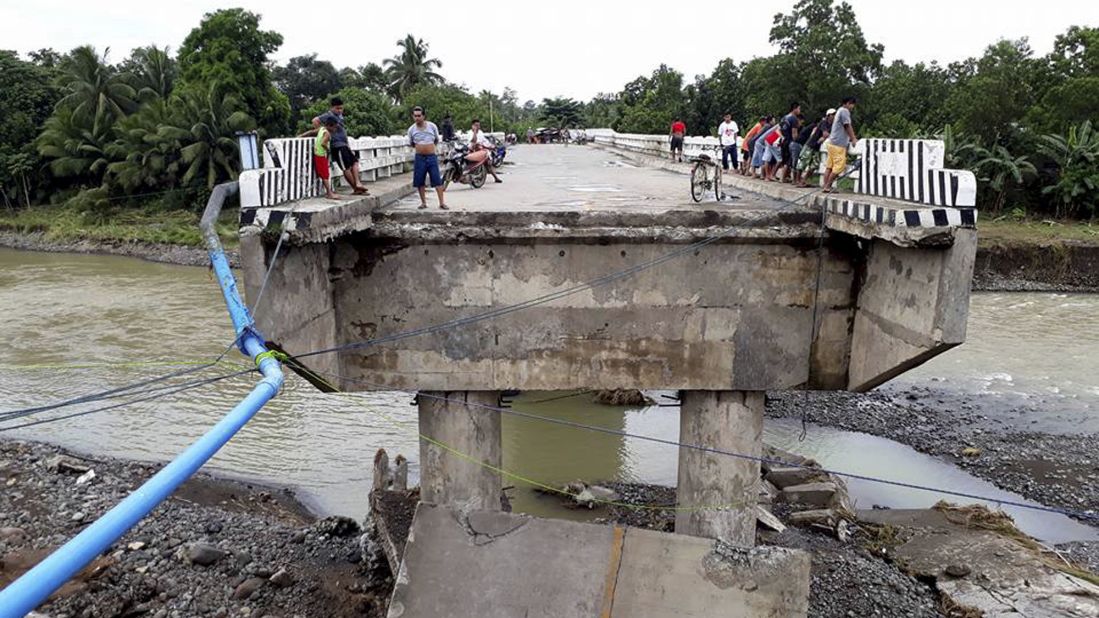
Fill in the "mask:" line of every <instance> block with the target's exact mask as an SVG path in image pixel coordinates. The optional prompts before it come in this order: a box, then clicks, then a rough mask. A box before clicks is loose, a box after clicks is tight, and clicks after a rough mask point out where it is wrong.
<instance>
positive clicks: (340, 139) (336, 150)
mask: <svg viewBox="0 0 1099 618" xmlns="http://www.w3.org/2000/svg"><path fill="white" fill-rule="evenodd" d="M330 103H331V105H332V107H331V108H330V109H329V110H328V111H327V112H325V113H323V114H321V115H320V116H317V117H316V118H314V119H313V130H312V131H306V132H305V133H302V134H301V136H302V137H305V136H312V135H316V134H317V133H319V132H320V128H321V125H326V124H328V121H329V120H335V121H336V130H335V131H332V132H331V133H332V138H331V143H330V145H329V153H330V155H331V156H332V160H333V161H335V162H336V165H338V166H340V169H341V170H343V177H344V178H346V179H347V182H348V183H349V184H350V185H351V189H352V190H353V191H354V192H355V195H365V194H367V193H369V191H367V189H366V187H364V186H363V183H362V180H361V179H360V178H359V155H357V154H355V151H353V150H351V147H350V146H349V144H348V141H347V127H345V126H344V124H343V99H341V98H339V97H332V100H331V101H330Z"/></svg>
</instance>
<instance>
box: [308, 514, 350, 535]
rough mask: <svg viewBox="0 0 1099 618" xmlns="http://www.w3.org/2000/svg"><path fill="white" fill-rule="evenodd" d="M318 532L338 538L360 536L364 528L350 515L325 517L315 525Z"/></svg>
mask: <svg viewBox="0 0 1099 618" xmlns="http://www.w3.org/2000/svg"><path fill="white" fill-rule="evenodd" d="M314 527H315V528H316V530H317V532H320V533H322V534H327V535H329V536H334V537H338V538H343V537H349V536H358V535H359V533H360V532H362V530H360V528H359V524H358V523H357V522H356V521H355V520H354V519H351V518H350V517H341V516H335V517H325V518H324V519H322V520H320V521H319V522H317V523H316V525H315V526H314Z"/></svg>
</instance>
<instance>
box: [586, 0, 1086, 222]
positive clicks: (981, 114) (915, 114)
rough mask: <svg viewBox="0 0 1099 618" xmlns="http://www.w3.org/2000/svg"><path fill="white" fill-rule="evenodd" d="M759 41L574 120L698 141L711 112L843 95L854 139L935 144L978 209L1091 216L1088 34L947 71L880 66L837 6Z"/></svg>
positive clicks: (811, 8) (819, 3) (792, 15)
mask: <svg viewBox="0 0 1099 618" xmlns="http://www.w3.org/2000/svg"><path fill="white" fill-rule="evenodd" d="M770 41H771V43H772V44H774V45H775V46H776V47H777V48H778V51H777V53H776V54H774V55H772V56H767V57H761V58H752V59H751V60H748V61H744V62H739V63H737V62H734V61H733V60H732V59H729V58H726V59H724V60H721V61H720V62H718V64H717V66H716V67H715V68H714V70H713V72H712V73H711V74H710V75H699V76H696V77H695V78H694V81H693V82H690V83H688V82H686V81H685V80H684V76H683V74H681V73H679V72H678V71H675V70H674V69H671V68H669V67H667V66H665V65H661V66H660V67H658V68H657V69H656V70H655V71H653V73H652V74H651V75H647V76H646V75H643V76H640V77H638V78H637V79H635V80H633V81H631V82H629V83H628V84H626V85H625V87H624V88H623V89H622V90H621V91H620V92H618V93H617V94H601V95H599V96H597V97H595V98H594V99H593V100H592V101H590V102H588V103H587V104H585V110H584V111H585V114H584V116H585V122H586V124H587V125H588V126H610V127H612V128H614V129H615V130H618V131H622V132H628V133H656V134H665V133H667V132H668V126H669V122H670V119H671V118H672V117H673V116H678V117H679V118H681V119H682V120H683V121H684V122H686V123H687V128H688V133H690V134H696V135H697V134H711V133H712V132H713V131H714V130H715V129H716V127H717V123H718V121H719V119H720V117H721V115H722V114H723V113H724V112H730V113H732V114H733V116H734V118H736V120H737V121H738V122H740V123H741V126H742V128H743V129H746V128H747V127H746V126H745V125H748V126H750V125H751V124H752V122H753V119H757V118H759V117H760V116H763V115H768V114H781V113H785V112H786V111H787V110H788V109H789V105H790V103H791V102H793V101H797V102H800V103H801V104H802V110H803V112H804V113H805V115H806V118H808V119H810V120H815V119H817V118H819V117H820V116H821V115H823V112H824V111H825V110H826V109H827V108H829V107H837V106H838V103H839V101H840V100H841V98H842V97H844V96H849V95H850V96H856V97H858V98H859V104H858V107H857V108H856V110H855V124H856V127H857V130H858V132H859V134H860V135H863V136H889V137H937V138H939V139H944V140H945V141H946V142H947V151H948V152H947V159H948V163H949V164H950V165H952V166H955V167H961V168H965V169H969V170H972V171H973V172H974V173H975V174H976V176H977V178H978V180H979V183H980V190H979V191H978V195H979V199H980V202H979V203H978V207H980V208H981V209H982V210H983V211H985V212H986V214H989V215H991V216H993V217H995V216H998V215H1000V214H1001V213H1005V212H1015V211H1018V210H1022V211H1024V212H1025V213H1027V214H1029V215H1031V216H1037V217H1046V216H1055V217H1059V218H1064V217H1071V218H1084V219H1092V218H1095V217H1096V216H1099V131H1097V130H1096V129H1097V128H1096V127H1093V126H1092V125H1093V123H1095V122H1099V28H1094V27H1083V26H1074V27H1072V28H1069V29H1068V31H1066V32H1065V33H1064V34H1062V35H1060V36H1058V37H1057V39H1056V41H1055V43H1054V49H1053V52H1051V53H1050V54H1048V55H1046V56H1036V55H1035V54H1034V52H1033V50H1032V49H1031V48H1030V45H1029V44H1028V42H1027V41H1026V39H1021V40H1016V41H1010V40H1001V41H997V42H995V43H993V44H992V45H990V46H989V47H988V48H987V49H986V50H985V52H984V54H983V55H982V56H981V57H979V58H968V59H964V60H960V61H958V62H953V63H950V64H949V65H947V66H940V65H939V64H937V63H930V64H925V63H918V64H915V65H910V64H907V63H905V62H903V61H900V60H898V61H895V62H893V63H891V64H884V63H883V61H882V55H883V52H884V48H883V46H882V45H880V44H874V43H870V42H868V41H867V40H866V38H865V36H864V34H863V32H862V29H861V27H860V26H859V24H858V21H857V20H856V18H855V13H854V11H853V10H852V9H851V7H850V6H849V5H847V4H846V3H845V2H837V1H836V0H798V1H797V2H796V4H795V5H794V7H793V9H792V10H791V11H790V12H789V13H780V14H778V15H776V16H775V19H774V23H773V25H772V27H771V32H770Z"/></svg>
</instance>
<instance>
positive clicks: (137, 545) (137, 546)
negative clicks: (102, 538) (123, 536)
mask: <svg viewBox="0 0 1099 618" xmlns="http://www.w3.org/2000/svg"><path fill="white" fill-rule="evenodd" d="M126 549H128V550H130V551H138V550H142V549H145V543H144V542H143V541H134V542H133V543H130V544H129V545H127V546H126Z"/></svg>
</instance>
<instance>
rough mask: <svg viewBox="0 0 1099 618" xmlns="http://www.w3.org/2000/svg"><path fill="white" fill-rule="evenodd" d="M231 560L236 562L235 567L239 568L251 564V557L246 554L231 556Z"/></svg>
mask: <svg viewBox="0 0 1099 618" xmlns="http://www.w3.org/2000/svg"><path fill="white" fill-rule="evenodd" d="M233 559H234V560H236V563H237V566H239V567H245V566H248V565H249V564H251V563H252V555H251V554H249V553H248V552H240V553H236V554H233Z"/></svg>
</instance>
